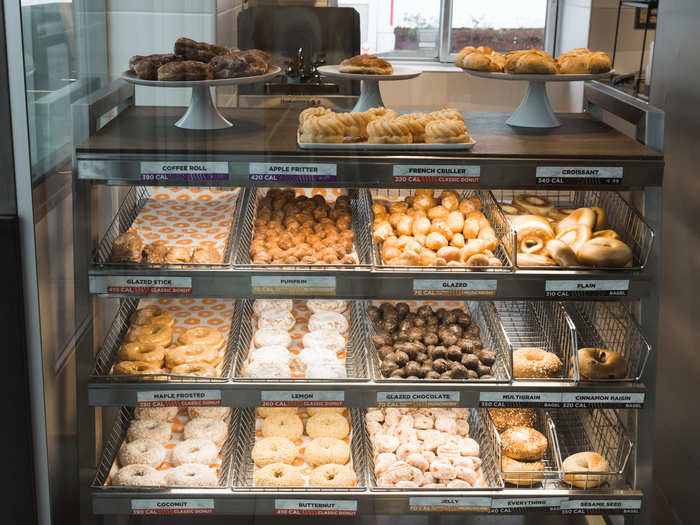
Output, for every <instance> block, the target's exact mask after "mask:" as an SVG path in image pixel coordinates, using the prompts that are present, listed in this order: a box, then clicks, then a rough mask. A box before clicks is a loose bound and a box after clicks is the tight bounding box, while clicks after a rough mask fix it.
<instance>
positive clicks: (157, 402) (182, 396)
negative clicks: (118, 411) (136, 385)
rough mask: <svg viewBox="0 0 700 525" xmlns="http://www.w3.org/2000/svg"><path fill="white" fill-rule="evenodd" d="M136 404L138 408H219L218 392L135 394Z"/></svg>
mask: <svg viewBox="0 0 700 525" xmlns="http://www.w3.org/2000/svg"><path fill="white" fill-rule="evenodd" d="M136 403H137V406H139V407H168V406H179V407H188V406H189V407H193V406H221V391H220V390H188V391H177V390H170V391H168V390H163V391H159V390H151V391H148V392H137V393H136Z"/></svg>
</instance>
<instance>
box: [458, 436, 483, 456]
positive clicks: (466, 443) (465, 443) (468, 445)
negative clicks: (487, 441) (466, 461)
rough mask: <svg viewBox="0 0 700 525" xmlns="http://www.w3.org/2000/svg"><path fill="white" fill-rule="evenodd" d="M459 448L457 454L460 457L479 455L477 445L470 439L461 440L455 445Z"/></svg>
mask: <svg viewBox="0 0 700 525" xmlns="http://www.w3.org/2000/svg"><path fill="white" fill-rule="evenodd" d="M457 446H458V447H459V453H460V454H461V455H462V456H478V455H479V443H477V442H476V441H475V440H473V439H472V438H468V437H465V438H462V439H460V440H459V442H458V443H457Z"/></svg>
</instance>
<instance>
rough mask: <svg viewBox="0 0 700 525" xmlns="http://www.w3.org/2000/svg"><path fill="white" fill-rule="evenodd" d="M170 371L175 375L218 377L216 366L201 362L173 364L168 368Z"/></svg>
mask: <svg viewBox="0 0 700 525" xmlns="http://www.w3.org/2000/svg"><path fill="white" fill-rule="evenodd" d="M170 373H171V374H173V375H176V376H196V377H219V374H218V372H217V371H216V368H214V367H213V366H212V365H210V364H209V363H203V362H202V363H200V362H194V363H183V364H181V365H175V366H174V367H172V368H171V369H170Z"/></svg>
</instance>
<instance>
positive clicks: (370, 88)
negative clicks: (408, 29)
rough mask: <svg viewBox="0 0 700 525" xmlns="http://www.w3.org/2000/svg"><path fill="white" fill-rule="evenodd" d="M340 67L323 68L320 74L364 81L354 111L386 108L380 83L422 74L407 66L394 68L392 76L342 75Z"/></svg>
mask: <svg viewBox="0 0 700 525" xmlns="http://www.w3.org/2000/svg"><path fill="white" fill-rule="evenodd" d="M339 67H340V66H321V67H319V68H318V72H319V73H321V74H322V75H324V76H327V77H337V78H346V79H348V80H362V91H360V98H359V100H358V101H357V104H355V107H354V108H352V111H353V112H355V111H358V112H359V111H367V110H368V109H370V108H377V107H380V108H381V107H384V101H383V100H382V94H381V93H380V92H379V83H380V82H387V81H390V80H408V79H409V78H415V77H417V76H418V75H420V74H421V70H420V69H416V68H414V67H406V66H393V67H394V72H393V73H392V74H391V75H362V74H355V73H341V72H340V71H338V68H339Z"/></svg>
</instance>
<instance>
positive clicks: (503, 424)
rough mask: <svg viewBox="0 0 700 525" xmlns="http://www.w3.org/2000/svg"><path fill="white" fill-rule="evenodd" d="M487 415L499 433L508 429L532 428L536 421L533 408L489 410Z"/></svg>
mask: <svg viewBox="0 0 700 525" xmlns="http://www.w3.org/2000/svg"><path fill="white" fill-rule="evenodd" d="M489 414H491V419H492V420H493V424H494V426H495V427H496V430H498V431H499V432H503V431H504V430H507V429H509V428H510V427H532V426H534V424H535V422H536V421H537V413H536V412H535V410H534V409H533V408H489Z"/></svg>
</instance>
